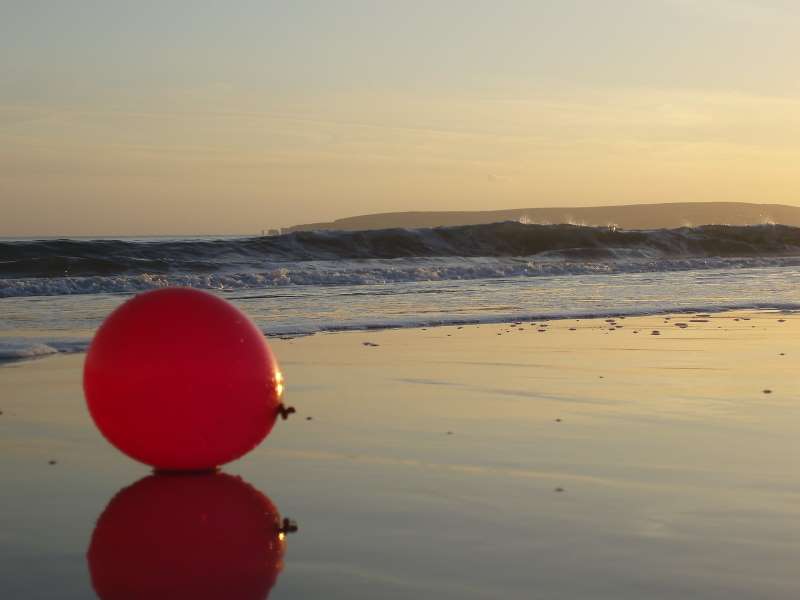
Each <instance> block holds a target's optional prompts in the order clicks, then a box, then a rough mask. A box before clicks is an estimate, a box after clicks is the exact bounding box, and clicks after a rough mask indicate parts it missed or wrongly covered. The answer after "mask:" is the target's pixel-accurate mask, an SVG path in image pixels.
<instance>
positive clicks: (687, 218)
mask: <svg viewBox="0 0 800 600" xmlns="http://www.w3.org/2000/svg"><path fill="white" fill-rule="evenodd" d="M519 220H523V221H529V222H531V223H553V224H556V223H576V224H581V225H599V226H603V225H616V226H617V227H621V228H623V229H661V228H675V227H683V226H687V225H688V226H697V225H710V224H727V225H756V224H760V223H782V224H784V225H794V226H796V227H797V226H800V208H799V207H795V206H786V205H785V204H752V203H746V202H675V203H665V204H625V205H619V206H592V207H565V208H514V209H509V210H492V211H472V212H468V211H464V212H457V211H453V212H447V211H431V212H424V211H419V212H395V213H378V214H373V215H362V216H357V217H348V218H345V219H337V220H336V221H331V222H329V223H308V224H306V225H296V226H294V227H289V228H288V229H285V230H284V232H290V231H310V230H314V229H339V230H363V229H390V228H394V227H403V228H419V227H440V226H449V225H478V224H481V223H498V222H501V221H519Z"/></svg>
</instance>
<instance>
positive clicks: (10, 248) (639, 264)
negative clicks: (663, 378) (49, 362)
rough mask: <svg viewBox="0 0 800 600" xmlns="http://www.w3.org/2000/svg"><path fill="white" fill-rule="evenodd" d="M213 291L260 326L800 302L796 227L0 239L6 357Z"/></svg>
mask: <svg viewBox="0 0 800 600" xmlns="http://www.w3.org/2000/svg"><path fill="white" fill-rule="evenodd" d="M167 286H188V287H193V288H197V289H203V290H208V291H210V292H213V293H215V294H218V295H219V296H221V297H222V298H225V299H227V300H230V301H231V302H233V303H234V304H236V305H237V306H239V307H240V308H241V309H242V310H244V311H245V312H246V313H247V314H248V315H250V317H252V318H253V319H254V321H255V322H256V323H257V324H258V326H259V327H260V328H261V329H262V331H263V332H264V334H265V335H267V336H277V337H295V336H304V335H313V334H320V333H330V332H339V331H353V330H363V331H370V330H377V329H387V328H400V327H434V326H441V325H456V324H459V325H466V324H481V323H497V322H509V321H542V320H555V319H567V318H589V317H612V316H613V317H617V316H627V315H645V314H658V313H680V312H687V313H688V312H695V313H698V312H703V313H712V312H720V311H725V310H730V309H750V308H764V309H777V310H783V311H795V310H800V229H798V228H794V227H788V226H782V225H773V224H764V225H753V226H726V225H707V226H702V227H683V228H679V229H670V230H647V231H631V230H621V229H618V228H615V227H586V226H579V225H546V224H528V223H518V222H508V223H495V224H487V225H470V226H461V227H440V228H434V229H384V230H369V231H309V232H294V233H288V234H285V235H277V236H261V237H230V236H197V237H137V238H115V239H110V238H73V239H53V238H48V239H32V238H25V239H23V238H14V239H12V238H0V360H2V361H9V360H20V359H27V358H33V357H41V356H46V355H50V354H57V353H64V352H81V351H84V350H85V349H86V348H87V347H88V344H89V343H90V341H91V338H92V334H93V332H94V331H95V330H96V328H97V327H98V326H99V324H100V323H101V322H102V320H103V319H104V318H105V317H106V316H107V315H108V314H109V312H110V311H112V310H113V309H114V308H115V307H117V306H118V305H119V304H121V303H122V302H124V301H125V300H126V299H128V298H130V297H131V296H133V295H134V294H137V293H140V292H144V291H146V290H152V289H156V288H161V287H167Z"/></svg>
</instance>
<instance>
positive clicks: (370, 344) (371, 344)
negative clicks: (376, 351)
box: [361, 342, 380, 348]
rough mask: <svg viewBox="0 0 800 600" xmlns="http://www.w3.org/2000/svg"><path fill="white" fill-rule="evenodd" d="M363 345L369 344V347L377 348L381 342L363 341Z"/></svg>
mask: <svg viewBox="0 0 800 600" xmlns="http://www.w3.org/2000/svg"><path fill="white" fill-rule="evenodd" d="M361 344H362V345H363V346H367V347H369V348H377V347H378V346H380V344H376V343H375V342H361Z"/></svg>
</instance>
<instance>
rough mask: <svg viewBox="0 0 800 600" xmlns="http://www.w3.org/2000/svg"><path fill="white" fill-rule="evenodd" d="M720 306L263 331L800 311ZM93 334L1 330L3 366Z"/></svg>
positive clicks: (271, 336)
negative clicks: (80, 335) (83, 335)
mask: <svg viewBox="0 0 800 600" xmlns="http://www.w3.org/2000/svg"><path fill="white" fill-rule="evenodd" d="M731 306H733V305H730V306H720V307H713V308H708V307H706V308H702V307H701V308H694V307H692V308H680V309H669V310H654V311H649V310H643V311H608V312H602V313H597V312H593V311H587V312H585V313H570V314H550V315H547V314H541V313H514V314H507V315H493V316H491V317H486V318H484V319H472V318H469V319H462V318H458V317H453V318H452V319H446V320H435V321H420V320H415V321H413V322H410V323H408V324H406V323H401V322H396V323H382V324H377V325H373V326H370V325H365V326H361V325H351V326H341V327H337V328H333V327H331V328H326V329H320V330H314V331H296V332H280V333H269V332H263V331H262V333H264V336H265V337H266V338H267V340H268V341H269V342H270V343H274V342H276V341H278V340H281V341H287V340H294V339H301V338H306V337H311V336H317V335H331V334H354V335H356V334H359V333H361V334H370V333H379V332H385V331H414V330H420V329H438V328H459V327H462V328H463V327H480V326H482V325H483V326H503V325H510V324H512V323H521V322H554V323H558V322H567V321H577V322H581V321H601V320H604V319H633V318H661V317H670V318H671V319H672V318H689V317H690V316H691V315H697V314H704V315H705V314H708V315H712V316H715V317H724V316H725V315H728V314H730V315H735V314H739V313H741V314H747V313H764V314H781V315H786V316H790V315H794V314H798V313H799V312H800V307H798V306H796V305H794V304H789V303H763V305H761V306H755V307H753V306H747V307H736V306H734V307H733V308H731ZM90 343H91V338H85V337H78V336H75V335H74V334H70V333H69V332H67V333H64V332H48V331H40V332H35V333H31V332H20V331H6V332H2V333H0V367H2V366H3V365H7V364H13V363H16V362H24V361H28V360H40V359H43V358H52V357H54V356H64V355H73V354H83V353H85V352H86V350H87V349H88V347H89V344H90Z"/></svg>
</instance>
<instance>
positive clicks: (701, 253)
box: [0, 222, 800, 279]
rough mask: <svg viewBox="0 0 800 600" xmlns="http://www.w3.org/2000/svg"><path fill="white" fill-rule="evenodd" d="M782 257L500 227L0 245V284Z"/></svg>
mask: <svg viewBox="0 0 800 600" xmlns="http://www.w3.org/2000/svg"><path fill="white" fill-rule="evenodd" d="M790 255H800V228H796V227H788V226H783V225H753V226H725V225H706V226H702V227H693V228H692V227H683V228H679V229H663V230H653V231H626V230H619V229H613V228H607V227H583V226H578V225H528V224H521V223H516V222H508V223H494V224H487V225H467V226H460V227H439V228H434V229H383V230H368V231H308V232H294V233H290V234H287V235H281V236H271V237H257V238H233V239H184V240H180V239H178V240H176V239H170V240H139V241H133V240H66V239H65V240H27V241H5V242H0V279H14V278H17V279H18V278H68V277H69V278H80V277H114V276H126V277H133V276H150V277H153V278H158V277H160V276H163V277H174V276H176V275H181V276H190V275H191V276H197V277H203V276H206V277H216V276H219V275H220V274H228V273H264V272H271V271H274V270H275V269H279V268H281V265H282V263H287V262H289V263H297V262H309V261H316V262H320V261H323V262H324V261H340V260H369V259H401V258H403V259H408V258H441V257H465V258H475V257H495V258H499V257H537V258H539V259H548V260H564V261H573V262H575V261H582V262H596V261H609V260H621V259H651V260H656V259H675V258H726V257H727V258H730V257H739V258H754V257H767V256H790Z"/></svg>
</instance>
